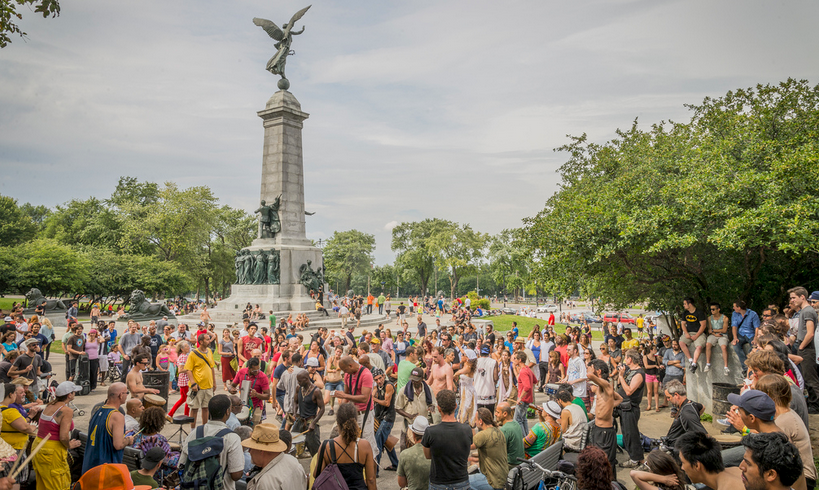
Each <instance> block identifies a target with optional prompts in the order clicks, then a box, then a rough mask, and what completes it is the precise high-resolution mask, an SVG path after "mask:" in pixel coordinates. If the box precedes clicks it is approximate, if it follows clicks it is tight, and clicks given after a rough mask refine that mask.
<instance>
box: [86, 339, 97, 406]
mask: <svg viewBox="0 0 819 490" xmlns="http://www.w3.org/2000/svg"><path fill="white" fill-rule="evenodd" d="M85 354H86V355H87V356H88V377H89V381H90V382H91V391H94V390H96V389H97V380H98V378H99V373H100V344H99V332H97V331H96V330H95V329H94V327H91V329H90V330H89V331H88V338H87V339H86V340H85Z"/></svg>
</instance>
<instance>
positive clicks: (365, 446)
mask: <svg viewBox="0 0 819 490" xmlns="http://www.w3.org/2000/svg"><path fill="white" fill-rule="evenodd" d="M357 415H358V412H357V410H356V408H355V404H353V403H342V404H341V405H339V407H338V411H337V412H336V425H337V426H338V437H336V438H335V439H329V440H327V441H325V442H324V445H326V446H327V447H326V448H324V449H325V450H324V458H323V459H322V460H321V461H318V462H317V463H316V470H315V472H314V473H313V476H314V477H316V478H318V476H319V475H320V474H321V472H322V471H323V470H324V468H325V467H326V466H327V465H329V464H331V463H332V462H334V461H335V462H336V465H337V466H338V470H339V471H340V472H341V476H342V477H343V478H344V482H345V483H346V484H347V488H349V489H350V490H376V488H377V487H376V483H375V477H376V473H375V459H373V448H372V446H370V443H369V442H367V440H365V439H360V438H359V427H358V422H357V421H356V417H357ZM319 454H321V453H319ZM333 456H335V458H334V457H333Z"/></svg>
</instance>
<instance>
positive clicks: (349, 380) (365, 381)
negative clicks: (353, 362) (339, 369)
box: [344, 366, 373, 410]
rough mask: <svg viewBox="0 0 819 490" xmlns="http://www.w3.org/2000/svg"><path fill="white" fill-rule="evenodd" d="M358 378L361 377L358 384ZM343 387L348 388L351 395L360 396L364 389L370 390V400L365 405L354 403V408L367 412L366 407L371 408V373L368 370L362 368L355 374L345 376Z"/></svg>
mask: <svg viewBox="0 0 819 490" xmlns="http://www.w3.org/2000/svg"><path fill="white" fill-rule="evenodd" d="M359 376H360V377H361V381H360V382H359ZM344 386H349V387H350V394H351V395H360V394H361V393H362V391H363V390H364V388H370V399H369V400H367V402H365V403H356V404H355V407H356V408H357V409H358V410H367V408H368V405H369V408H372V388H373V373H371V372H370V370H369V369H367V368H365V367H363V366H362V367H361V368H360V369H359V370H358V373H356V374H345V375H344Z"/></svg>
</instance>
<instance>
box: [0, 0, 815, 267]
mask: <svg viewBox="0 0 819 490" xmlns="http://www.w3.org/2000/svg"><path fill="white" fill-rule="evenodd" d="M307 1H309V0H304V1H303V2H301V3H299V2H294V1H291V0H285V1H280V2H262V1H235V2H224V1H212V0H210V1H207V0H197V1H194V0H178V1H173V2H167V1H163V2H159V1H141V2H111V1H102V0H84V1H82V2H68V1H63V2H62V15H61V16H60V17H59V18H56V19H43V18H42V17H38V16H37V15H36V14H34V13H33V12H28V11H27V10H24V14H25V15H24V19H23V21H21V22H20V26H21V28H22V29H23V30H24V31H27V32H28V34H29V39H28V40H27V41H24V40H22V39H19V38H15V39H13V43H12V44H11V45H9V46H8V47H6V48H4V49H2V50H0V176H2V179H0V194H4V195H10V196H12V197H15V198H17V199H18V200H20V201H21V202H31V203H34V204H45V205H47V206H54V205H57V204H60V203H63V202H66V201H68V200H70V199H72V198H82V199H84V198H87V197H88V196H98V197H106V196H108V195H110V193H111V192H112V190H113V188H114V186H115V185H116V182H117V180H118V178H119V177H120V176H123V175H129V176H134V177H137V178H139V179H141V180H151V181H156V182H163V181H175V182H177V183H179V184H180V185H181V186H184V187H188V186H192V185H208V186H210V187H211V188H212V189H213V190H214V192H215V194H216V195H217V196H218V197H219V198H220V200H221V201H222V202H223V203H227V204H229V205H232V206H236V207H241V208H244V209H246V210H248V211H252V210H253V209H255V208H256V206H257V203H258V197H259V185H260V175H261V152H262V135H263V128H262V124H261V123H262V121H261V119H259V118H258V117H257V116H256V111H258V110H261V109H263V108H264V104H265V102H266V101H267V99H268V98H269V97H270V96H271V95H272V94H273V92H275V91H276V90H277V89H276V81H277V78H278V77H274V76H273V75H271V74H270V73H268V72H266V71H265V70H264V67H265V63H266V62H267V60H268V59H269V58H270V57H271V56H272V55H273V53H274V51H275V49H274V47H273V40H271V39H270V38H269V37H268V36H267V34H265V33H264V32H263V31H262V30H261V29H260V28H258V27H256V26H254V25H253V23H252V22H251V19H252V18H253V17H263V18H268V19H271V20H273V21H274V22H276V23H277V24H278V25H281V24H283V23H284V22H286V21H287V20H289V18H290V16H291V15H292V14H293V13H294V12H296V11H297V10H299V9H300V8H302V7H304V6H305V5H306V2H307ZM313 1H314V3H313V7H312V9H311V10H310V11H309V12H308V13H307V14H306V15H305V16H304V18H303V19H302V21H301V22H300V23H299V24H298V25H306V27H307V28H306V31H305V33H304V34H303V35H301V36H298V37H296V38H295V40H294V43H293V49H294V50H295V52H296V53H295V56H292V57H290V58H289V59H288V62H287V74H288V78H289V79H290V81H291V83H292V86H291V89H290V91H291V92H292V93H293V94H294V95H295V96H296V97H297V98H298V99H299V101H300V102H301V104H302V109H303V110H304V111H306V112H308V113H310V118H309V119H308V120H307V121H306V122H305V126H304V133H303V136H304V168H305V193H306V201H307V203H306V206H307V209H308V210H309V211H315V212H317V214H316V215H315V216H313V217H308V218H307V228H308V237H309V238H313V239H319V238H322V239H325V238H327V237H328V236H330V235H332V233H333V231H334V230H348V229H351V228H356V229H359V230H362V231H364V232H367V233H372V234H374V235H375V236H376V242H377V251H376V260H377V263H379V264H383V263H387V262H390V261H392V257H393V255H392V252H391V251H390V229H391V227H392V226H394V225H395V224H396V223H400V222H402V221H414V220H421V219H425V218H429V217H437V218H444V219H450V220H454V221H458V222H468V223H471V224H472V226H473V227H474V228H476V229H478V230H481V231H484V232H488V233H497V232H499V231H500V230H502V229H503V228H511V227H516V226H519V225H520V223H521V219H522V218H524V217H526V216H532V215H534V214H535V213H537V212H538V211H539V210H540V209H542V207H543V205H544V203H545V201H546V199H547V198H548V197H549V196H550V195H551V194H552V193H553V192H554V191H555V190H556V188H557V183H558V179H559V176H558V174H557V172H556V171H557V169H558V167H559V166H560V164H561V163H562V162H563V161H564V160H565V156H564V155H562V154H560V153H555V152H554V151H553V149H554V148H556V147H558V146H560V145H562V144H564V143H566V142H567V139H566V135H567V134H575V135H579V134H582V133H584V132H585V133H588V135H589V137H590V138H591V139H592V140H593V141H598V142H604V141H606V140H608V139H611V138H612V137H614V131H615V130H616V129H617V128H625V127H628V126H629V125H630V124H631V122H632V121H633V120H634V119H635V118H639V120H640V122H641V123H642V124H644V125H649V124H651V123H654V122H658V121H660V120H668V119H673V120H685V119H687V117H688V114H687V110H686V109H685V108H684V107H683V104H685V103H697V102H700V101H701V100H702V99H703V97H705V96H720V95H722V94H724V93H725V92H727V91H728V90H731V89H735V88H740V87H750V86H754V85H756V84H757V83H777V82H779V81H782V80H784V79H786V78H787V77H794V78H805V79H808V80H809V81H810V82H811V83H814V84H816V83H819V63H817V52H819V31H818V30H817V29H816V19H817V18H819V2H816V1H813V0H803V1H789V2H771V1H767V0H766V1H752V0H736V1H714V0H711V1H690V0H684V1H657V0H653V1H626V0H621V1H615V0H609V1H596V2H595V1H589V2H566V1H559V2H558V1H553V0H543V1H526V2H518V1H504V2H497V1H493V2H490V1H483V0H480V1H478V0H470V1H441V0H437V1H426V0H414V1H412V2H389V1H388V2H362V1H345V2H341V1H337V2H328V1H320V0H313Z"/></svg>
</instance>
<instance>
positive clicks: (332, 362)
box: [324, 345, 344, 416]
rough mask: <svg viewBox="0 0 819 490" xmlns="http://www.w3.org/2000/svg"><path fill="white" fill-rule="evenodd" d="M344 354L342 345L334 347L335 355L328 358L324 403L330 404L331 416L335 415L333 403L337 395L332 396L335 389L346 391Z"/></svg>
mask: <svg viewBox="0 0 819 490" xmlns="http://www.w3.org/2000/svg"><path fill="white" fill-rule="evenodd" d="M342 354H344V348H343V347H341V346H340V345H338V346H336V347H335V349H333V356H332V357H331V358H330V359H328V360H327V377H326V378H325V379H324V404H325V405H330V416H333V415H334V414H335V413H334V412H333V405H334V403H335V400H336V397H334V396H330V393H331V392H333V391H344V373H343V372H342V371H341V366H339V363H340V362H341V357H342Z"/></svg>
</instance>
